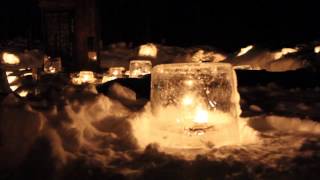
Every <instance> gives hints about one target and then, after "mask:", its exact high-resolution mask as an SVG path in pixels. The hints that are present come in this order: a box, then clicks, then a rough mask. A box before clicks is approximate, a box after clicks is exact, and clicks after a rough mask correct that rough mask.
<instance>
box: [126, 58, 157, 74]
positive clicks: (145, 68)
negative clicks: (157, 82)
mask: <svg viewBox="0 0 320 180" xmlns="http://www.w3.org/2000/svg"><path fill="white" fill-rule="evenodd" d="M151 69H152V63H151V61H147V60H132V61H130V67H129V70H130V77H131V78H139V77H142V76H144V75H146V74H150V73H151Z"/></svg>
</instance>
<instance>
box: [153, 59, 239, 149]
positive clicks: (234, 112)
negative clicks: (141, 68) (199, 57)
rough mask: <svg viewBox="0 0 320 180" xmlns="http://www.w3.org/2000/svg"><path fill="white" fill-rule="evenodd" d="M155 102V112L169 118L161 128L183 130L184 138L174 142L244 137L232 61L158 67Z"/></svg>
mask: <svg viewBox="0 0 320 180" xmlns="http://www.w3.org/2000/svg"><path fill="white" fill-rule="evenodd" d="M151 106H152V112H153V115H154V116H155V117H161V118H158V120H159V121H163V122H165V123H162V124H163V125H161V127H159V128H163V129H162V130H163V131H164V132H167V131H168V130H169V131H170V132H168V134H182V136H181V137H179V139H180V140H176V141H173V142H172V143H171V145H170V146H183V147H191V148H195V147H202V146H203V145H205V146H212V145H213V146H222V145H229V144H236V143H237V142H239V140H240V138H239V132H238V116H239V113H240V112H239V111H240V107H239V95H238V93H237V82H236V76H235V72H234V70H233V69H232V66H231V65H230V64H226V63H183V64H164V65H158V66H156V67H154V68H153V70H152V76H151ZM164 119H166V120H164ZM168 136H169V135H168ZM168 138H169V137H168ZM174 139H175V138H174Z"/></svg>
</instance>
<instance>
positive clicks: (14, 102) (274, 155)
mask: <svg viewBox="0 0 320 180" xmlns="http://www.w3.org/2000/svg"><path fill="white" fill-rule="evenodd" d="M114 90H115V91H117V93H118V94H117V96H118V97H120V98H118V99H111V98H109V97H107V96H104V95H102V94H97V92H96V90H95V88H94V87H86V88H75V87H69V88H66V89H65V97H64V98H61V99H63V101H62V102H60V103H58V104H57V105H55V106H53V107H50V108H48V109H35V108H32V107H31V106H30V105H29V103H26V102H22V101H21V100H20V99H16V98H15V97H14V96H8V97H7V98H6V99H5V101H3V102H2V104H1V112H0V117H1V119H0V125H1V126H0V133H1V134H0V138H1V139H0V160H1V163H0V165H1V167H0V170H1V171H3V172H4V169H5V168H6V169H8V168H9V169H10V168H11V170H12V172H15V173H8V174H11V176H13V179H21V178H32V179H79V178H88V179H90V178H91V179H94V178H98V177H99V178H101V177H103V178H105V179H112V178H116V179H117V178H124V179H128V178H131V179H139V178H147V179H152V178H155V177H166V178H170V179H181V178H186V177H185V176H184V175H186V176H187V177H191V178H195V179H196V178H199V177H203V178H209V177H218V178H227V177H237V178H240V177H251V178H257V177H264V178H266V177H270V176H271V177H278V175H279V174H281V173H287V172H289V171H290V170H292V169H294V168H300V167H302V166H301V163H298V164H297V163H295V161H296V158H298V157H299V158H302V159H304V160H305V161H304V162H305V163H311V165H310V166H313V165H314V164H315V162H314V158H315V157H316V156H313V155H312V154H313V153H317V152H320V148H318V146H316V143H314V142H318V141H317V140H315V141H314V139H316V138H318V137H319V136H318V135H319V132H320V129H319V124H318V123H315V122H312V121H304V120H300V119H297V118H286V117H277V116H265V117H258V118H251V119H242V121H241V123H240V125H239V126H240V131H241V137H240V138H241V139H242V142H241V143H242V145H240V146H239V145H236V146H223V147H211V148H208V149H206V150H205V151H203V150H197V149H164V148H162V147H161V146H162V144H161V142H160V143H159V142H157V141H155V139H152V138H151V137H152V136H155V135H159V137H160V136H162V137H161V138H163V135H161V134H157V132H155V131H153V128H154V126H152V125H156V122H155V121H157V119H154V117H152V113H151V111H150V107H149V105H147V106H146V107H145V108H144V109H143V110H141V111H140V112H137V111H133V110H129V109H128V108H127V107H126V106H124V105H123V104H122V99H125V100H127V99H129V100H131V101H134V93H132V92H130V91H127V89H126V88H124V87H121V86H120V85H116V86H115V87H114ZM252 128H253V129H255V130H256V131H254V130H253V129H252ZM267 130H268V131H267ZM269 132H272V133H269ZM280 132H285V133H286V135H281V134H279V133H280ZM301 132H302V133H301ZM148 133H150V134H148ZM303 133H308V135H303ZM257 137H258V140H259V143H253V144H252V142H256V141H257V139H256V138H257ZM181 140H182V139H176V141H181ZM157 143H158V144H157ZM138 146H140V148H139V147H138ZM305 149H307V150H305ZM318 149H319V151H318ZM310 151H311V152H312V154H311V155H310V153H309V152H310ZM312 159H313V161H312V162H311V160H312ZM302 164H303V163H302ZM303 165H304V166H305V165H308V164H303ZM304 166H303V167H304ZM314 167H318V166H314ZM181 170H183V171H185V172H188V173H187V174H181V173H180V172H181ZM213 170H217V171H213ZM191 172H192V173H191ZM293 172H294V173H295V171H293ZM299 172H301V171H299ZM303 172H304V171H303ZM289 175H290V173H289ZM291 175H292V174H291Z"/></svg>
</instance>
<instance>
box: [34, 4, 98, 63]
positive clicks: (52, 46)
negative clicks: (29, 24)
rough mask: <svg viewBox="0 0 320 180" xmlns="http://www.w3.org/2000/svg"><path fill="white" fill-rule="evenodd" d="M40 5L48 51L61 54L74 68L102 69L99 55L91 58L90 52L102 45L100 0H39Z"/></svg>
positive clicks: (64, 61) (65, 61) (63, 60)
mask: <svg viewBox="0 0 320 180" xmlns="http://www.w3.org/2000/svg"><path fill="white" fill-rule="evenodd" d="M39 6H40V8H41V11H42V27H43V28H42V29H43V31H42V32H43V37H44V42H45V44H46V50H47V53H49V54H51V55H52V56H61V57H62V64H63V65H64V66H66V67H69V68H71V69H95V68H98V66H99V64H100V63H99V58H98V60H97V61H95V62H92V61H89V58H88V51H89V50H91V51H92V48H93V47H94V48H95V49H96V50H98V47H99V46H98V44H99V39H100V32H99V26H98V24H99V23H98V22H99V21H98V16H97V14H98V13H97V3H96V0H39ZM92 39H93V41H92ZM89 41H90V42H89ZM89 43H91V44H90V45H88V44H89Z"/></svg>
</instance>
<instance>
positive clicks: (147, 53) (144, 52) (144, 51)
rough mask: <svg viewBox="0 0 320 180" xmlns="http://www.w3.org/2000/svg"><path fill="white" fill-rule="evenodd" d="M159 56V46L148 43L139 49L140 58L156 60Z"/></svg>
mask: <svg viewBox="0 0 320 180" xmlns="http://www.w3.org/2000/svg"><path fill="white" fill-rule="evenodd" d="M157 54H158V49H157V46H156V45H154V44H153V43H148V44H144V45H141V46H140V48H139V56H140V57H152V58H156V57H157Z"/></svg>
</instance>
